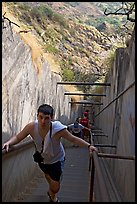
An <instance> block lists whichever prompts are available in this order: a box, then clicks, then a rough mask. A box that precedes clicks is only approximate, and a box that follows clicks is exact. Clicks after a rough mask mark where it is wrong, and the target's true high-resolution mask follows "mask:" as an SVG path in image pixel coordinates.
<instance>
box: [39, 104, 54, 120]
mask: <svg viewBox="0 0 137 204" xmlns="http://www.w3.org/2000/svg"><path fill="white" fill-rule="evenodd" d="M53 111H54V110H53V108H52V107H51V106H50V105H48V104H42V105H40V106H39V108H38V113H39V112H41V113H44V114H45V115H50V116H51V117H52V116H53Z"/></svg>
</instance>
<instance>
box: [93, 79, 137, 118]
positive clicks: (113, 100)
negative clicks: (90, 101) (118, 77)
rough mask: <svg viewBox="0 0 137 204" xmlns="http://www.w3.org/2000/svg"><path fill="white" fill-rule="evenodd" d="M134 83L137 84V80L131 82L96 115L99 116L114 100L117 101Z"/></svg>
mask: <svg viewBox="0 0 137 204" xmlns="http://www.w3.org/2000/svg"><path fill="white" fill-rule="evenodd" d="M133 85H135V81H134V82H133V83H132V84H130V85H129V86H128V87H127V88H126V89H125V90H124V91H122V92H121V93H120V94H118V96H117V97H115V98H114V99H113V100H112V101H111V102H110V103H108V104H107V105H106V106H105V107H104V108H103V109H102V110H101V111H100V112H99V113H97V114H96V115H95V116H94V117H97V116H98V115H99V114H100V113H102V111H104V110H105V109H106V108H107V107H108V106H110V105H111V104H112V103H113V102H114V101H116V100H117V99H118V98H119V97H120V96H121V95H123V94H124V93H125V92H126V91H127V90H128V89H130V88H131V87H132V86H133Z"/></svg>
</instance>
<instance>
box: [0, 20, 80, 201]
mask: <svg viewBox="0 0 137 204" xmlns="http://www.w3.org/2000/svg"><path fill="white" fill-rule="evenodd" d="M6 26H7V27H6V29H3V34H2V143H3V142H4V141H6V140H7V139H8V138H10V137H11V136H12V135H13V134H16V133H18V132H19V131H20V130H21V129H22V128H23V127H24V126H25V125H26V124H27V123H28V122H30V121H33V120H34V119H35V118H36V114H37V108H38V106H39V105H41V104H43V103H48V104H49V105H52V106H53V108H54V109H55V120H60V121H61V122H62V123H64V124H69V123H71V122H72V121H73V120H74V118H77V117H78V112H79V110H78V108H77V107H76V108H74V109H73V112H71V105H70V104H69V101H70V97H69V96H64V94H63V93H64V92H65V91H66V90H65V89H64V87H63V86H58V87H57V82H58V81H61V77H60V76H59V75H58V74H56V73H54V72H52V71H51V65H50V64H49V63H48V61H46V59H45V58H44V57H43V56H42V55H41V56H39V57H38V58H36V59H35V60H34V59H32V50H31V47H29V46H28V45H27V44H25V43H24V41H23V40H22V38H21V36H20V34H19V33H16V32H15V30H14V29H13V27H12V32H13V35H12V33H11V29H10V27H9V26H8V24H7V25H6ZM30 40H31V39H30ZM37 51H38V50H37V49H36V50H33V55H35V52H36V53H37ZM38 65H39V66H38ZM28 139H29V138H26V139H25V141H27V140H28ZM22 142H24V141H22ZM63 143H64V145H66V146H67V145H70V143H69V142H65V141H63ZM33 150H34V147H31V148H28V149H27V150H25V151H21V152H17V154H11V153H10V155H4V156H3V158H2V197H3V202H11V201H12V199H13V197H15V196H16V195H17V194H18V193H19V192H20V190H21V189H20V188H19V187H22V188H23V187H24V184H26V183H27V182H28V181H29V180H30V179H31V178H32V177H33V175H34V172H35V171H36V170H37V171H38V169H37V168H36V165H35V164H34V162H33V160H32V154H33V152H34V151H33Z"/></svg>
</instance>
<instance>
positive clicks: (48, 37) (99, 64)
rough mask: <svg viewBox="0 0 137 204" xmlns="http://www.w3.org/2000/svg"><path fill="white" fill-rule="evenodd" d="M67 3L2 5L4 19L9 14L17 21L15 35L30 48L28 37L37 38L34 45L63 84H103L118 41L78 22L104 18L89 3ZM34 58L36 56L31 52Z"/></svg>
mask: <svg viewBox="0 0 137 204" xmlns="http://www.w3.org/2000/svg"><path fill="white" fill-rule="evenodd" d="M67 3H68V4H66V3H64V2H27V3H25V2H19V3H17V2H14V3H13V2H10V3H9V2H7V3H6V2H3V4H2V6H3V13H4V12H5V8H6V14H5V16H8V15H9V14H8V13H10V14H12V15H13V16H14V18H15V19H17V21H18V23H17V24H19V25H20V28H18V31H17V32H18V33H19V34H20V35H21V36H22V38H23V39H25V40H26V41H27V43H28V44H29V46H32V45H31V44H32V40H30V39H31V36H35V37H36V38H37V43H36V44H38V45H39V46H41V50H42V53H44V55H45V57H47V59H49V62H51V63H52V61H54V62H53V66H52V67H54V68H53V71H54V72H57V73H59V74H60V75H61V76H62V79H63V80H66V81H92V82H94V81H97V80H104V77H105V75H106V74H107V71H108V69H109V68H110V63H111V61H112V60H113V56H112V51H113V49H114V48H115V45H116V43H117V39H115V38H114V37H113V36H111V37H108V35H107V34H105V33H104V32H100V31H99V30H97V29H96V28H95V27H93V26H91V25H87V24H84V23H79V22H78V21H79V20H78V19H79V18H81V19H84V18H87V15H90V13H91V12H92V15H93V16H94V17H95V16H96V17H97V16H100V15H103V14H102V12H101V10H99V9H97V7H96V6H95V5H93V4H91V2H86V3H84V2H81V4H76V5H75V6H74V5H70V4H69V3H70V2H67ZM71 3H72V2H71ZM73 3H77V2H73ZM70 8H71V9H70ZM85 14H87V15H86V16H85ZM70 17H71V18H70ZM9 19H10V17H9ZM15 19H14V21H13V22H15V21H16V20H15ZM74 19H75V20H74ZM105 25H107V24H105ZM27 36H29V38H27ZM32 39H33V38H32ZM34 44H35V43H33V46H34ZM33 50H34V49H33ZM39 53H40V52H39ZM33 55H34V56H35V55H36V53H34V52H33ZM52 59H53V60H52ZM39 66H40V64H39Z"/></svg>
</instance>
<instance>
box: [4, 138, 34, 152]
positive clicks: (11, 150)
mask: <svg viewBox="0 0 137 204" xmlns="http://www.w3.org/2000/svg"><path fill="white" fill-rule="evenodd" d="M33 144H34V142H33V140H32V139H30V140H28V141H25V142H23V143H19V144H16V145H13V146H11V147H10V148H9V151H8V152H6V150H5V149H2V156H3V155H5V154H9V153H11V152H14V151H16V150H20V149H23V148H26V147H28V146H30V145H33Z"/></svg>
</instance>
